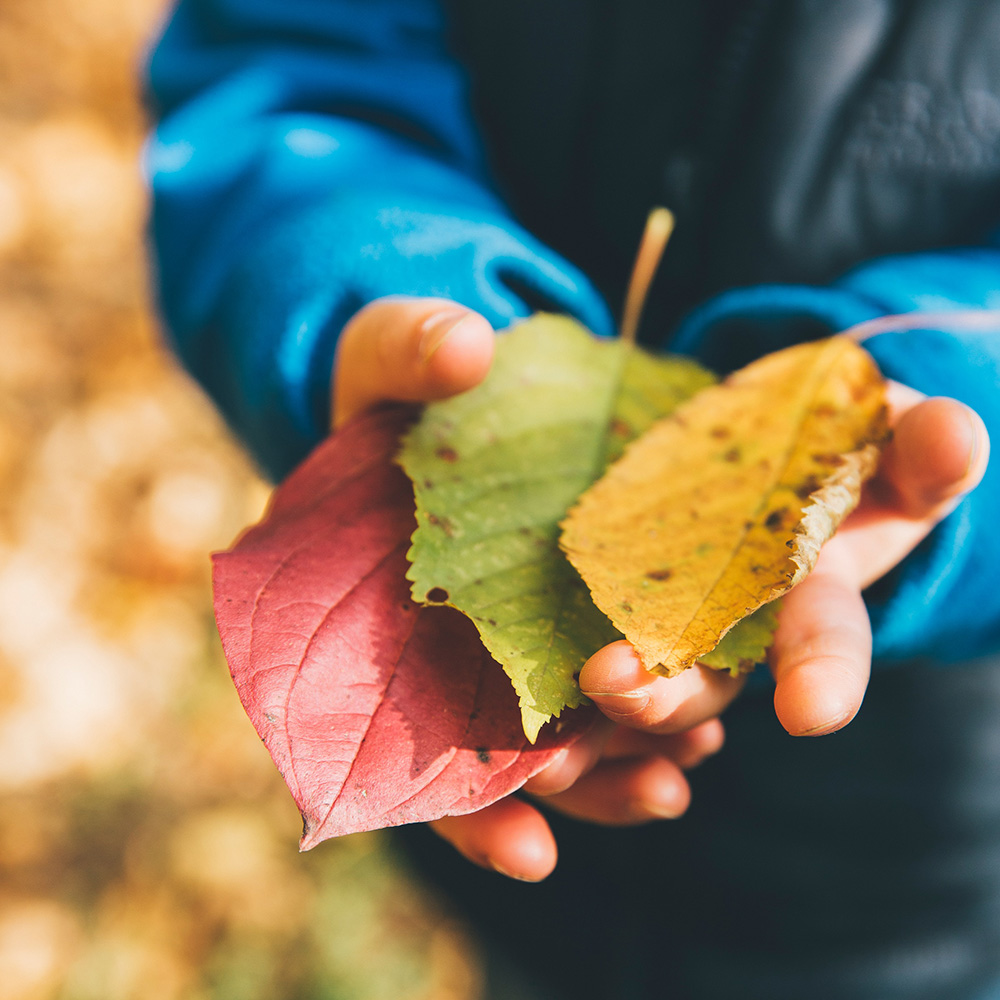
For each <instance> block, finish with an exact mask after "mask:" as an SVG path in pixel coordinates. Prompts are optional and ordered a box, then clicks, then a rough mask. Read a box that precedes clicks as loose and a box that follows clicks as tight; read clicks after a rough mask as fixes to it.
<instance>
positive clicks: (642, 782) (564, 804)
mask: <svg viewBox="0 0 1000 1000" xmlns="http://www.w3.org/2000/svg"><path fill="white" fill-rule="evenodd" d="M545 801H546V804H547V805H550V806H552V807H553V808H555V809H558V810H559V812H562V813H565V814H566V815H567V816H574V817H575V818H577V819H584V820H588V821H589V822H591V823H602V824H605V825H607V826H633V825H635V824H637V823H648V822H649V821H650V820H653V819H676V818H677V817H678V816H681V815H682V814H683V813H684V811H685V810H686V809H687V807H688V805H689V804H690V802H691V789H690V787H689V786H688V783H687V779H686V778H685V777H684V775H683V773H682V772H681V769H680V768H679V767H678V766H677V765H676V764H675V763H673V761H669V760H667V759H666V758H664V757H645V758H641V759H635V758H632V759H628V760H614V761H602V762H601V763H600V764H598V765H597V767H595V768H594V769H593V771H591V772H590V773H589V774H586V775H584V776H583V777H582V778H581V779H580V780H579V781H577V782H576V784H574V785H573V786H572V787H571V788H568V789H567V790H566V791H565V792H561V793H560V794H558V795H553V796H551V797H550V798H548V799H546V800H545Z"/></svg>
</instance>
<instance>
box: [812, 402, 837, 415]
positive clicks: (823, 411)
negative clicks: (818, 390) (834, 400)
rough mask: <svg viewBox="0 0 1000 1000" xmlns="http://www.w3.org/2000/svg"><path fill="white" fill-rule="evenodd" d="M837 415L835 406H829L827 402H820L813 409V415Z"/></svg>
mask: <svg viewBox="0 0 1000 1000" xmlns="http://www.w3.org/2000/svg"><path fill="white" fill-rule="evenodd" d="M836 415H837V408H836V407H835V406H831V405H830V404H829V403H820V404H819V406H817V407H816V409H814V410H813V416H814V417H835V416H836Z"/></svg>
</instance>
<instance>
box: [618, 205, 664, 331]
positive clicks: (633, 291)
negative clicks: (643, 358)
mask: <svg viewBox="0 0 1000 1000" xmlns="http://www.w3.org/2000/svg"><path fill="white" fill-rule="evenodd" d="M673 231H674V214H673V212H671V211H670V209H668V208H662V207H660V208H654V209H653V210H652V211H651V212H650V213H649V218H647V219H646V228H645V229H644V230H643V233H642V239H641V240H640V241H639V251H638V253H637V254H636V257H635V264H634V265H633V266H632V277H631V278H630V279H629V283H628V293H627V294H626V296H625V311H624V313H623V315H622V326H621V339H622V340H624V341H626V342H627V343H629V344H634V343H635V338H636V334H637V332H638V330H639V320H640V319H642V310H643V307H644V306H645V305H646V296H647V295H648V294H649V286H650V285H651V284H652V282H653V275H655V274H656V269H657V268H658V267H659V266H660V260H661V259H662V257H663V251H664V250H665V249H666V247H667V242H668V241H669V239H670V235H671V233H673Z"/></svg>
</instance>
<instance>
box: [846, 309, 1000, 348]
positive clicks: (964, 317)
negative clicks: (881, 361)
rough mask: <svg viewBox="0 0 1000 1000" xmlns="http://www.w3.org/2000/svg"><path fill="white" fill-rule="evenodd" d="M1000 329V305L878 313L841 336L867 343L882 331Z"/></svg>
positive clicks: (857, 342)
mask: <svg viewBox="0 0 1000 1000" xmlns="http://www.w3.org/2000/svg"><path fill="white" fill-rule="evenodd" d="M949 329H951V330H1000V309H952V310H946V311H944V312H920V311H917V312H910V313H900V314H899V315H895V316H877V317H876V318H875V319H867V320H865V321H864V322H863V323H856V324H855V325H854V326H852V327H849V328H848V329H846V330H843V331H841V333H840V334H839V336H841V337H846V338H847V339H848V340H853V341H854V342H855V343H856V344H860V343H863V342H864V341H866V340H868V339H869V337H874V336H876V335H877V334H880V333H905V332H907V331H909V330H949Z"/></svg>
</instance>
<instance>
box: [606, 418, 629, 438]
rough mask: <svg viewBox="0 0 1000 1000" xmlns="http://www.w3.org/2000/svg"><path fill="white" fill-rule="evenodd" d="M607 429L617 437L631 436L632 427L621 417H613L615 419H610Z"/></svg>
mask: <svg viewBox="0 0 1000 1000" xmlns="http://www.w3.org/2000/svg"><path fill="white" fill-rule="evenodd" d="M609 430H610V431H611V433H612V434H617V435H618V436H619V437H631V436H632V428H631V427H629V425H628V424H627V423H625V421H624V420H622V419H621V417H615V419H614V420H612V421H611V426H610V428H609Z"/></svg>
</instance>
